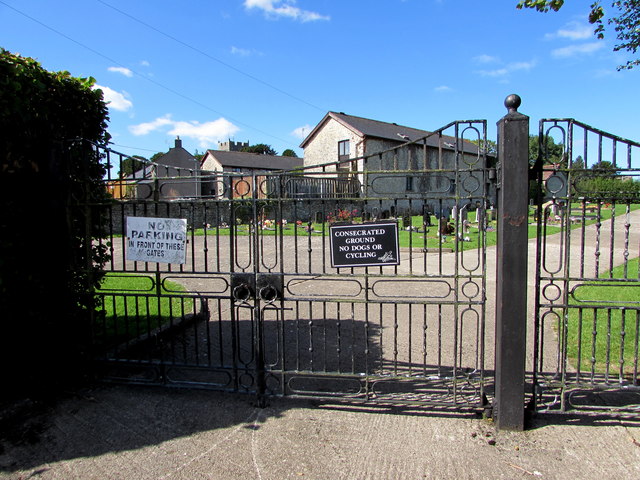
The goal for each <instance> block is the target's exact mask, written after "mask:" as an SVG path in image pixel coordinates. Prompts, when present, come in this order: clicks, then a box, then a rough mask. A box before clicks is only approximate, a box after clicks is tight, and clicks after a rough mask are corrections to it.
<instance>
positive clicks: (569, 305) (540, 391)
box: [532, 119, 640, 411]
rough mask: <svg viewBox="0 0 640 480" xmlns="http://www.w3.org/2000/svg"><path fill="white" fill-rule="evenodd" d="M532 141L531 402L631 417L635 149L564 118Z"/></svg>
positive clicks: (639, 392) (636, 321) (639, 204)
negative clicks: (535, 150)
mask: <svg viewBox="0 0 640 480" xmlns="http://www.w3.org/2000/svg"><path fill="white" fill-rule="evenodd" d="M539 135H540V136H539V138H540V142H539V144H540V156H539V157H538V162H537V165H536V173H537V179H536V180H537V184H538V185H540V186H541V187H542V188H540V190H539V192H538V194H539V196H538V198H539V201H538V205H537V209H536V212H535V219H536V221H537V225H538V233H537V238H538V240H537V257H536V291H535V300H534V302H535V333H534V345H533V347H534V352H533V363H534V370H533V373H534V377H533V382H534V388H535V390H534V393H535V395H534V396H533V399H532V400H533V401H534V404H535V407H536V409H537V410H539V411H542V410H562V411H567V410H573V411H575V410H590V409H597V410H601V411H602V410H625V409H630V410H633V411H637V410H638V408H640V377H639V376H638V358H639V357H638V346H639V343H640V275H639V273H638V256H639V255H640V235H639V234H640V228H639V225H640V209H639V208H640V181H638V180H640V143H637V142H633V141H630V140H626V139H622V138H619V137H616V136H614V135H611V134H608V133H605V132H602V131H600V130H597V129H595V128H592V127H590V126H588V125H585V124H582V123H580V122H577V121H575V120H571V119H568V120H567V119H562V120H542V121H541V122H540V134H539ZM558 146H559V148H558Z"/></svg>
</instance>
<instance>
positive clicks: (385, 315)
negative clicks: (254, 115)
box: [88, 121, 495, 409]
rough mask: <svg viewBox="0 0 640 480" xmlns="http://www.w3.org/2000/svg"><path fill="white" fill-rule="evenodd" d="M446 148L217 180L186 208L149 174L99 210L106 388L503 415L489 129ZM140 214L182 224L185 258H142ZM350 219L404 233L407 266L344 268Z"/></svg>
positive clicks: (98, 328)
mask: <svg viewBox="0 0 640 480" xmlns="http://www.w3.org/2000/svg"><path fill="white" fill-rule="evenodd" d="M433 136H434V138H436V139H438V141H440V142H445V141H446V142H447V146H444V145H442V144H441V145H439V146H438V147H435V148H434V147H432V146H430V147H428V148H427V141H426V139H420V140H417V141H415V142H408V143H406V144H403V145H400V146H397V147H394V148H390V149H388V150H386V151H383V152H377V153H376V154H375V155H371V156H367V157H362V158H357V159H350V162H351V167H350V168H349V170H348V173H347V174H346V175H345V173H344V170H343V169H340V168H338V167H341V165H339V164H337V163H328V164H326V165H323V166H314V167H311V168H308V169H305V170H304V171H296V172H295V173H293V172H276V173H274V172H263V173H256V174H253V175H247V174H237V175H234V174H221V175H220V176H219V179H218V185H219V186H220V187H219V188H217V189H216V190H215V192H214V194H212V195H209V196H202V195H200V196H193V197H189V198H185V197H180V198H170V197H167V196H166V195H163V196H160V195H154V191H153V188H165V189H166V188H170V184H171V183H172V182H173V181H175V182H182V181H184V180H185V178H184V177H163V178H162V186H160V185H159V182H155V183H154V182H153V181H151V182H149V181H146V179H145V186H146V187H145V188H151V189H152V190H151V193H150V195H146V196H145V198H144V199H141V198H135V196H133V198H120V199H111V200H109V201H108V202H106V203H105V204H103V205H99V206H94V207H96V208H98V209H100V210H101V212H102V215H103V218H104V219H105V222H104V225H105V229H106V234H105V235H99V234H98V232H88V234H89V235H91V237H92V241H93V242H95V243H97V244H101V245H104V246H105V247H106V248H108V249H109V251H110V254H111V259H110V262H109V264H108V265H107V268H106V270H107V276H106V278H105V279H104V280H103V282H102V284H101V287H100V288H99V289H97V290H96V291H95V294H96V295H97V297H98V298H99V303H100V308H99V311H98V314H97V316H96V318H95V319H94V322H93V338H94V346H95V358H96V361H97V364H98V365H99V367H100V374H101V377H102V378H104V379H111V380H114V381H126V382H135V383H152V384H164V385H172V386H200V387H205V388H212V389H220V390H225V391H232V392H246V393H251V394H255V395H257V396H258V398H259V399H260V400H264V399H265V398H267V397H269V396H293V397H296V396H299V397H312V398H324V399H336V400H349V401H358V402H359V401H364V402H373V401H375V402H390V403H398V402H399V403H417V404H422V405H437V406H440V407H451V408H455V409H461V408H471V409H481V408H485V407H487V406H488V405H490V402H491V400H490V398H491V396H492V382H493V380H492V370H490V369H489V370H488V369H487V368H486V366H485V358H486V352H487V348H491V347H487V344H488V343H489V344H490V343H491V342H488V341H487V338H486V332H487V328H486V268H487V266H486V265H487V263H486V239H487V230H491V226H490V223H489V220H490V218H491V211H490V210H489V206H490V205H492V204H493V203H494V198H493V197H492V193H491V192H492V191H494V190H493V186H492V178H495V175H493V173H495V170H493V165H492V162H491V161H490V158H489V157H488V156H487V153H486V152H485V151H484V149H482V148H479V147H478V145H481V144H483V142H486V122H485V121H464V122H454V123H451V124H449V125H447V126H446V127H444V128H443V129H440V130H438V131H436V132H434V133H433ZM472 141H474V142H475V143H473V142H472ZM121 159H122V158H121V157H119V155H118V154H117V153H115V152H113V151H109V152H107V154H105V161H108V162H110V164H112V165H116V164H117V163H118V162H120V161H121ZM338 175H340V176H341V177H340V178H338ZM186 178H187V179H188V181H191V182H193V180H194V177H193V176H191V175H188V176H187V177H186ZM203 181H210V179H203ZM105 182H107V183H110V184H111V185H113V179H107V180H105ZM154 185H155V186H154ZM203 191H204V190H203ZM208 191H209V192H212V190H211V189H209V190H208ZM442 217H446V219H443V218H442ZM131 218H137V219H141V218H152V219H172V220H177V219H184V220H185V221H186V225H187V228H186V241H185V243H184V248H185V251H184V263H180V264H177V263H165V262H163V261H159V262H155V261H154V262H150V261H141V260H132V259H131V256H130V251H131V250H132V249H133V246H134V243H131V240H132V239H131V238H128V236H127V228H126V226H127V221H130V219H131ZM341 222H342V224H343V225H345V224H347V225H356V226H357V225H362V226H364V227H366V226H373V227H375V226H376V225H379V224H380V223H381V222H382V223H384V224H385V225H395V228H397V241H398V247H397V252H393V253H394V254H397V256H398V258H397V262H393V263H391V264H389V265H376V266H348V267H345V266H332V265H333V262H334V261H335V259H334V258H333V257H332V256H331V254H332V250H331V244H330V242H331V239H332V237H331V236H330V228H331V227H332V226H336V225H339V224H341ZM373 227H372V228H373ZM372 241H373V240H372ZM144 245H146V244H144ZM358 245H359V244H356V245H355V246H351V247H349V248H352V249H353V250H354V252H356V253H357V251H358V249H359V248H360V247H359V246H358ZM148 246H151V243H149V244H148ZM156 246H157V245H156ZM176 248H180V247H176ZM152 249H153V248H152ZM489 357H491V355H489Z"/></svg>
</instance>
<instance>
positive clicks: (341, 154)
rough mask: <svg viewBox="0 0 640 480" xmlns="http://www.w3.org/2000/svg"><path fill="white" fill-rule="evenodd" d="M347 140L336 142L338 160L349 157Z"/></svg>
mask: <svg viewBox="0 0 640 480" xmlns="http://www.w3.org/2000/svg"><path fill="white" fill-rule="evenodd" d="M349 154H350V151H349V140H342V141H341V142H338V160H347V159H348V158H349Z"/></svg>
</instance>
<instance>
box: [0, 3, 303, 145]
mask: <svg viewBox="0 0 640 480" xmlns="http://www.w3.org/2000/svg"><path fill="white" fill-rule="evenodd" d="M98 1H99V0H98ZM0 4H2V5H4V6H5V7H7V8H10V9H11V10H13V11H14V12H16V13H19V14H20V15H22V16H24V17H26V18H28V19H29V20H31V21H32V22H35V23H37V24H38V25H40V26H42V27H44V28H46V29H47V30H50V31H52V32H53V33H55V34H56V35H60V36H61V37H63V38H65V39H67V40H69V41H70V42H73V43H75V44H76V45H78V46H80V47H82V48H84V49H86V50H89V51H90V52H91V53H93V54H95V55H98V56H99V57H102V58H104V59H105V60H108V61H109V62H111V63H113V64H115V65H118V66H120V67H123V68H127V69H128V70H130V71H131V72H132V73H134V74H135V75H137V76H139V77H140V78H143V79H144V80H146V81H147V82H150V83H153V84H154V85H156V86H158V87H160V88H162V89H164V90H166V91H168V92H170V93H172V94H174V95H176V96H178V97H180V98H183V99H185V100H187V101H189V102H191V103H193V104H195V105H198V106H199V107H201V108H204V109H205V110H209V111H211V112H213V113H215V114H216V115H221V116H223V117H226V118H228V119H229V120H231V121H232V122H234V123H237V124H238V125H242V126H244V127H246V128H249V129H251V130H253V131H255V132H258V133H261V134H263V135H266V136H268V137H271V138H273V139H274V140H278V141H280V142H283V143H285V144H286V145H291V143H290V141H289V140H285V139H283V138H280V137H276V136H275V135H272V134H270V133H267V132H265V131H263V130H261V129H259V128H256V127H253V126H251V125H249V124H247V123H245V122H242V121H240V120H237V119H235V118H233V117H231V116H229V115H225V114H224V113H223V112H220V111H218V110H215V109H214V108H211V107H209V106H208V105H205V104H204V103H202V102H200V101H198V100H196V99H194V98H191V97H189V96H187V95H184V94H182V93H180V92H178V91H177V90H174V89H173V88H171V87H167V86H166V85H163V84H162V83H160V82H157V81H155V80H153V79H152V78H149V77H147V76H145V75H143V74H141V73H139V72H137V71H135V70H132V69H130V68H128V67H127V66H125V65H123V64H122V63H120V62H118V61H116V60H114V59H113V58H111V57H108V56H107V55H105V54H103V53H101V52H99V51H97V50H95V49H93V48H91V47H89V46H88V45H85V44H84V43H82V42H79V41H78V40H76V39H74V38H72V37H70V36H68V35H66V34H65V33H62V32H61V31H59V30H56V29H55V28H53V27H51V26H49V25H47V24H46V23H44V22H41V21H40V20H38V19H37V18H34V17H32V16H31V15H28V14H27V13H25V12H23V11H21V10H18V9H17V8H15V7H13V6H11V5H9V4H7V3H6V2H4V1H2V0H0Z"/></svg>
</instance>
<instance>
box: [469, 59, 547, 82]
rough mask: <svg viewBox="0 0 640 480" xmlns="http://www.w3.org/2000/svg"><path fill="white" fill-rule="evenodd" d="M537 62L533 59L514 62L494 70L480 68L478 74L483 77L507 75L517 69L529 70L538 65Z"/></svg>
mask: <svg viewBox="0 0 640 480" xmlns="http://www.w3.org/2000/svg"><path fill="white" fill-rule="evenodd" d="M536 64H537V62H536V61H535V60H532V61H530V62H512V63H509V64H507V65H505V66H503V67H500V68H495V69H493V70H478V71H476V73H477V74H479V75H481V76H483V77H496V78H499V77H506V76H508V75H509V74H511V73H513V72H517V71H521V70H524V71H529V70H531V69H532V68H534V67H535V66H536Z"/></svg>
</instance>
